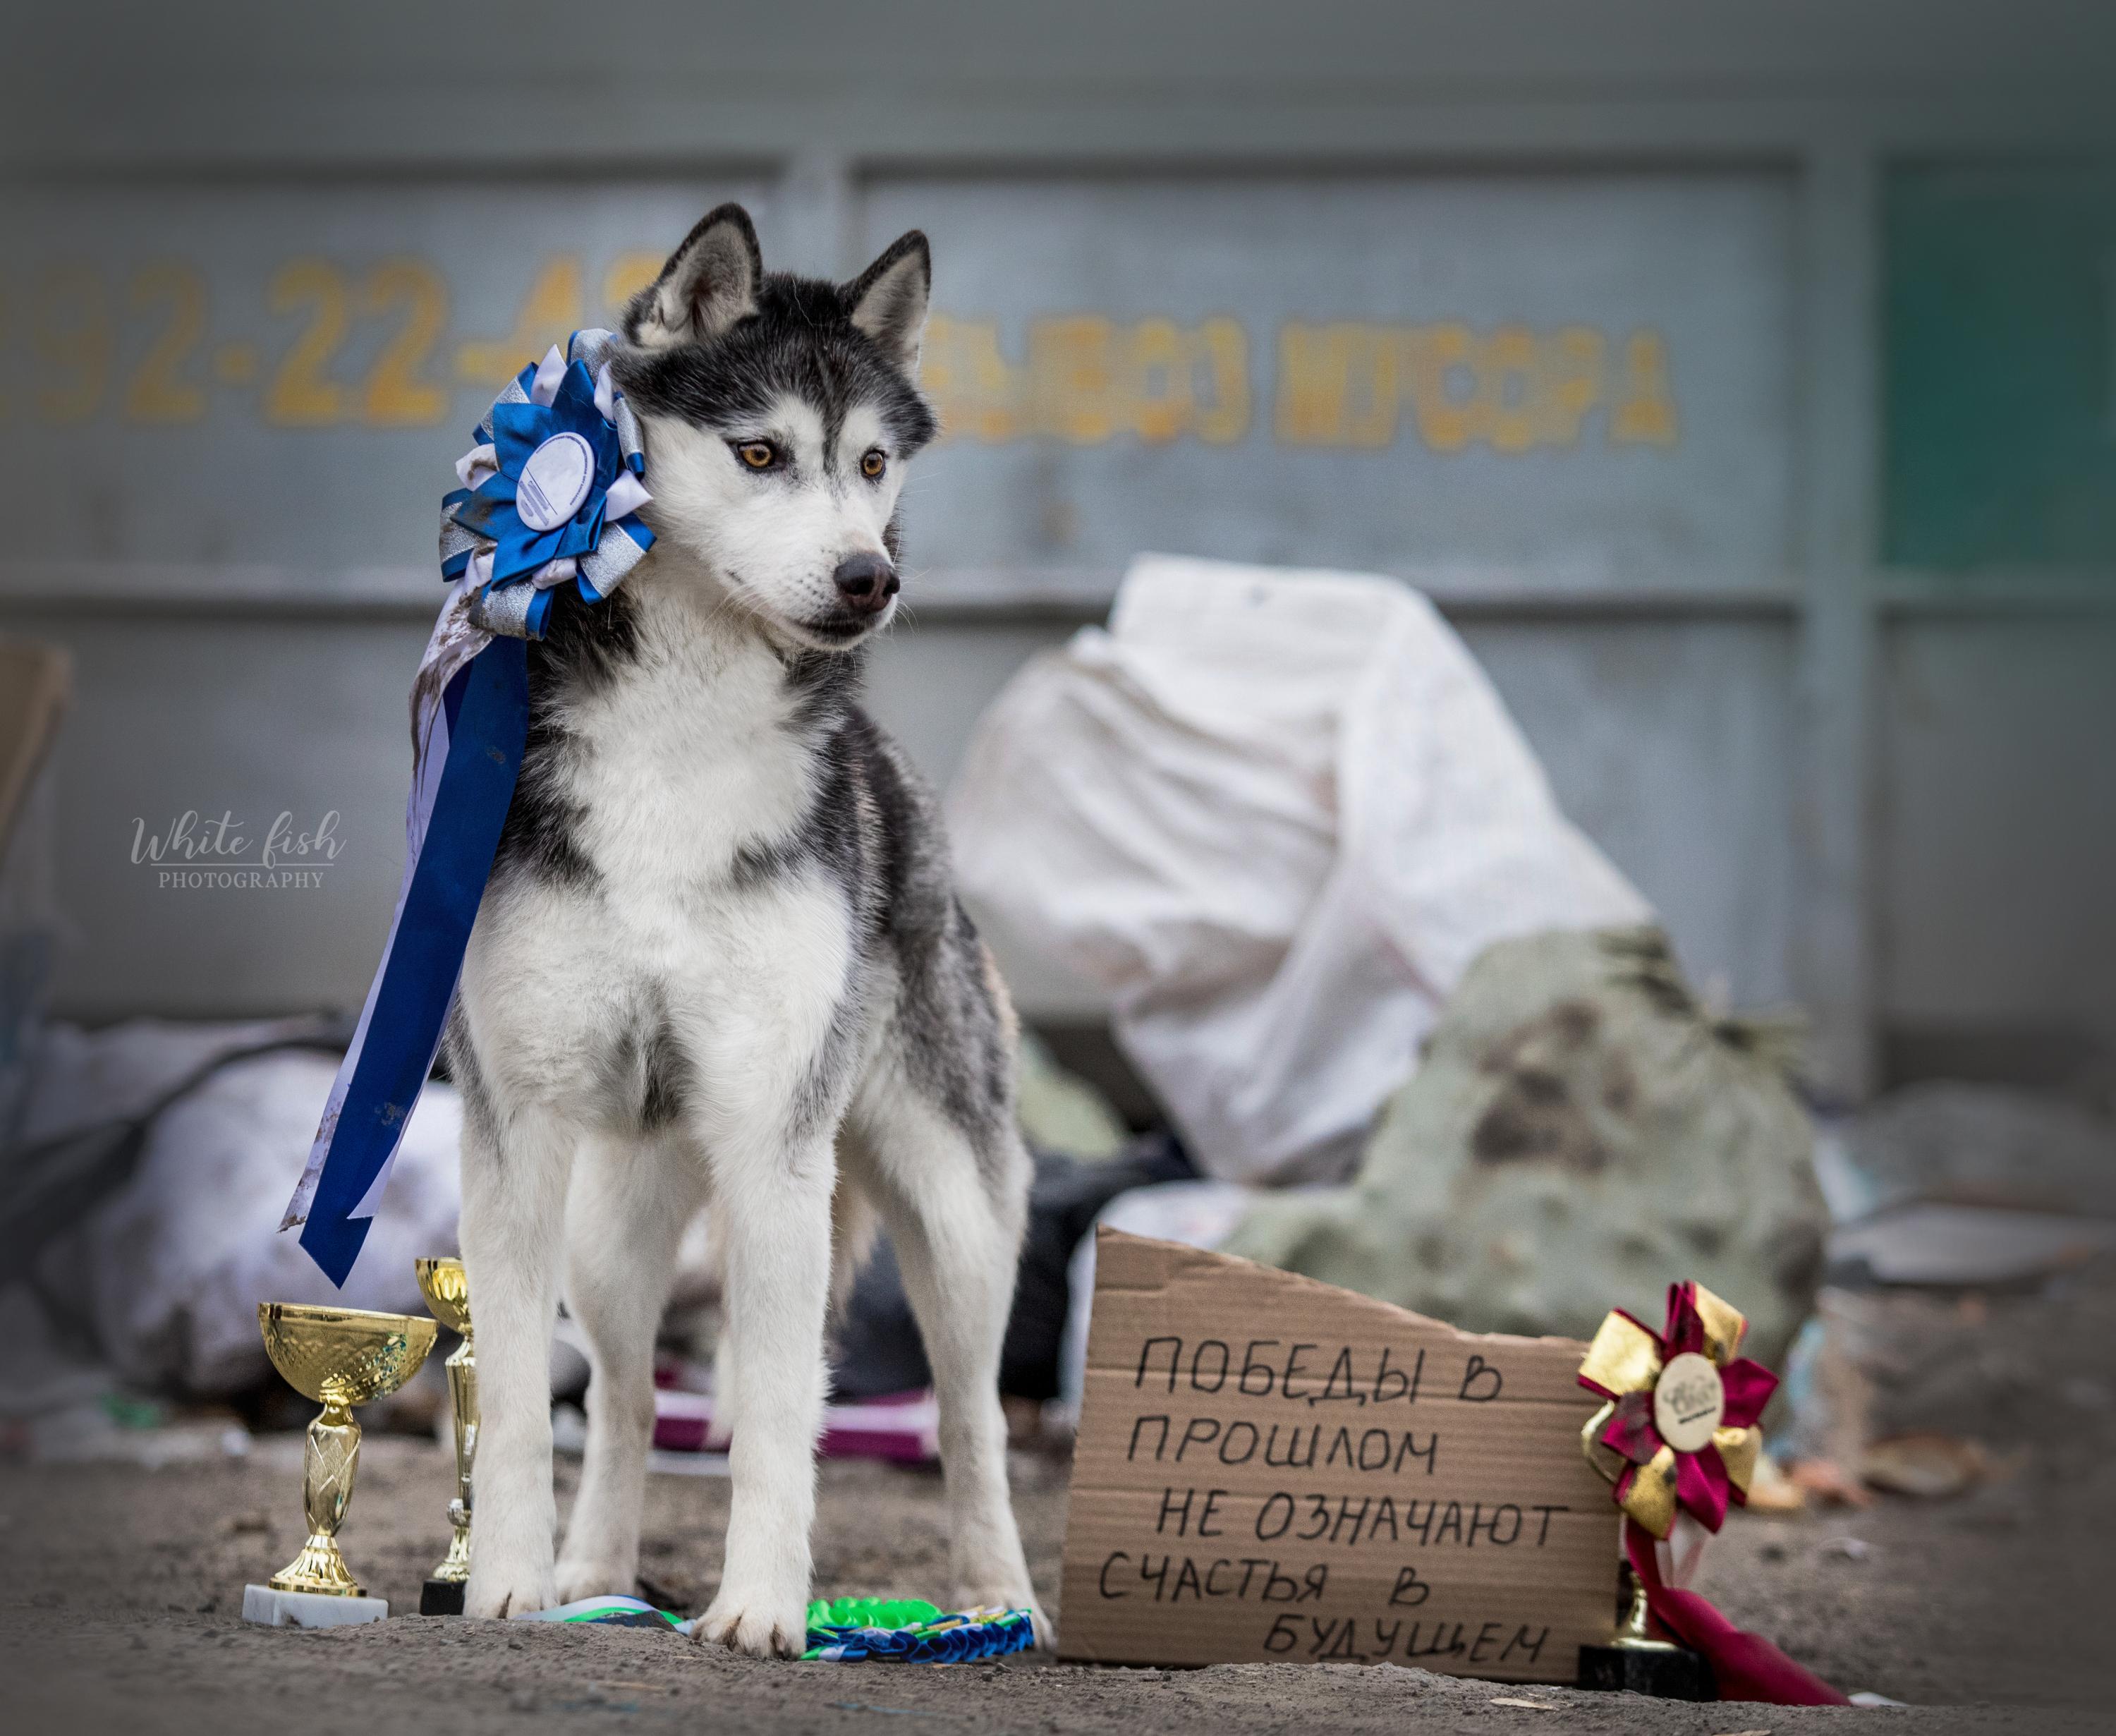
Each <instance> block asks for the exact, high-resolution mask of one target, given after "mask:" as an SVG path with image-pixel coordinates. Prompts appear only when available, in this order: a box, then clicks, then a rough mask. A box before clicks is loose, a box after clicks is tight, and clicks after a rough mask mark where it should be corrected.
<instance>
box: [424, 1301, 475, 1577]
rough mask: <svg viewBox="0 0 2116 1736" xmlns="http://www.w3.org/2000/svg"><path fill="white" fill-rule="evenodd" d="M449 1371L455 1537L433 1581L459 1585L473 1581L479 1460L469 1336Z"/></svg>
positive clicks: (451, 1507)
mask: <svg viewBox="0 0 2116 1736" xmlns="http://www.w3.org/2000/svg"><path fill="white" fill-rule="evenodd" d="M447 1367H448V1371H449V1399H450V1401H451V1406H452V1408H453V1411H454V1412H455V1434H456V1498H455V1499H453V1501H451V1502H449V1526H451V1527H452V1528H453V1531H454V1534H455V1535H454V1536H453V1537H452V1538H451V1539H450V1540H449V1553H448V1555H447V1558H446V1559H444V1560H443V1562H442V1563H441V1564H440V1565H439V1567H437V1568H435V1569H434V1571H433V1573H432V1575H431V1576H430V1577H433V1578H435V1579H436V1580H439V1581H442V1582H445V1583H449V1584H455V1583H459V1582H462V1581H464V1580H467V1579H468V1578H469V1577H470V1513H471V1470H472V1465H473V1464H474V1463H475V1462H476V1457H477V1361H476V1352H474V1351H473V1349H472V1344H471V1340H470V1339H469V1338H468V1337H467V1336H466V1337H465V1338H464V1339H463V1341H462V1344H461V1345H460V1346H458V1347H457V1350H456V1352H455V1354H454V1355H453V1356H450V1357H449V1360H448V1363H447Z"/></svg>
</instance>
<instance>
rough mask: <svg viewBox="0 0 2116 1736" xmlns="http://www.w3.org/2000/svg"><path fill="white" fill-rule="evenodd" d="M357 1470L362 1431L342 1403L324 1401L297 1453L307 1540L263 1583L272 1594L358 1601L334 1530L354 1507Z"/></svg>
mask: <svg viewBox="0 0 2116 1736" xmlns="http://www.w3.org/2000/svg"><path fill="white" fill-rule="evenodd" d="M359 1469H360V1425H359V1424H358V1423H357V1422H355V1421H353V1420H352V1409H351V1408H350V1407H348V1406H347V1403H346V1402H345V1400H344V1399H343V1398H340V1397H338V1396H335V1395H332V1396H327V1397H326V1398H324V1407H323V1410H322V1411H321V1412H320V1414H319V1415H318V1416H317V1417H316V1420H315V1421H314V1422H312V1423H311V1424H310V1425H309V1434H308V1440H307V1443H306V1445H305V1446H304V1447H303V1448H302V1451H301V1504H302V1506H303V1508H305V1509H306V1513H307V1514H308V1521H309V1540H308V1541H307V1542H306V1543H305V1544H303V1545H301V1554H298V1555H297V1556H296V1557H295V1558H294V1559H292V1561H290V1562H288V1563H287V1565H286V1566H285V1567H283V1568H280V1570H279V1571H278V1573H274V1575H273V1576H272V1577H271V1578H269V1580H267V1581H266V1582H265V1583H266V1584H267V1585H268V1586H270V1587H271V1588H272V1589H273V1590H274V1591H307V1592H311V1593H316V1594H320V1595H321V1596H327V1597H361V1596H365V1595H366V1594H365V1593H364V1592H363V1591H361V1586H360V1582H359V1581H358V1580H357V1579H355V1578H354V1577H352V1573H351V1572H350V1571H349V1570H348V1569H347V1567H346V1564H345V1557H344V1556H343V1554H340V1553H339V1550H338V1526H340V1525H341V1524H343V1522H344V1521H345V1510H346V1508H347V1506H349V1505H350V1504H351V1503H352V1480H353V1476H354V1475H355V1473H357V1471H358V1470H359Z"/></svg>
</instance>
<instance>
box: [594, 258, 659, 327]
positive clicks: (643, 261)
mask: <svg viewBox="0 0 2116 1736" xmlns="http://www.w3.org/2000/svg"><path fill="white" fill-rule="evenodd" d="M661 265H662V256H661V255H660V254H659V253H620V254H619V255H618V256H617V257H616V258H615V259H614V260H611V261H610V262H609V269H607V270H605V272H604V273H603V274H602V305H603V306H605V308H606V309H608V310H609V312H610V314H611V315H613V317H612V318H611V320H610V322H609V323H610V324H611V325H616V324H617V323H618V322H617V320H616V318H615V317H614V316H615V315H620V314H622V313H623V311H624V309H625V304H626V303H627V302H630V301H631V299H632V297H634V296H636V295H637V294H638V293H639V292H640V291H641V290H642V289H644V288H646V286H647V285H648V284H649V283H652V282H654V280H655V279H657V278H659V277H660V275H661Z"/></svg>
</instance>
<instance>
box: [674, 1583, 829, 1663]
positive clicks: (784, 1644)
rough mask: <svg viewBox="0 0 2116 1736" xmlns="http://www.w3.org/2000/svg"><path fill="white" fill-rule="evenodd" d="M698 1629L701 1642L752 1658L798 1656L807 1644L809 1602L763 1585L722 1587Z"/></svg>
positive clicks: (700, 1621) (702, 1617) (699, 1622)
mask: <svg viewBox="0 0 2116 1736" xmlns="http://www.w3.org/2000/svg"><path fill="white" fill-rule="evenodd" d="M695 1632H697V1637H698V1640H699V1642H701V1644H704V1645H708V1646H726V1647H728V1649H729V1651H746V1652H747V1653H748V1654H749V1655H751V1656H752V1657H753V1658H798V1657H799V1656H800V1655H801V1654H802V1653H803V1651H807V1647H808V1605H807V1600H806V1599H804V1598H803V1597H801V1596H798V1595H795V1596H790V1597H789V1596H784V1595H775V1594H773V1593H772V1592H770V1591H768V1590H766V1589H765V1588H764V1587H762V1586H758V1587H756V1588H754V1589H751V1588H746V1587H744V1586H722V1587H721V1588H720V1596H718V1597H715V1599H714V1600H713V1601H712V1605H711V1608H709V1609H707V1610H706V1613H705V1614H703V1615H701V1616H700V1617H699V1618H698V1623H697V1628H696V1630H695Z"/></svg>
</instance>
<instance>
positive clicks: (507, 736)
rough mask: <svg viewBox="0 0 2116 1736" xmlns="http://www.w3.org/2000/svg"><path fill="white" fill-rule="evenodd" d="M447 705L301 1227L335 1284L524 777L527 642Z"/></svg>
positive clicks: (443, 1017)
mask: <svg viewBox="0 0 2116 1736" xmlns="http://www.w3.org/2000/svg"><path fill="white" fill-rule="evenodd" d="M443 705H444V710H445V715H446V717H447V720H448V726H449V748H448V758H447V760H446V761H445V762H444V764H443V766H442V768H441V778H440V785H439V790H438V791H437V792H436V794H435V799H434V809H433V816H432V818H431V819H430V821H429V822H428V824H427V828H426V839H425V840H424V843H423V845H421V849H420V851H419V855H418V860H417V862H416V863H415V864H414V865H413V867H412V872H411V874H410V877H409V879H408V883H407V886H406V888H405V892H404V901H403V910H402V911H401V913H400V914H399V915H398V921H397V930H396V935H395V937H394V940H393V943H392V944H391V946H390V948H389V952H388V954H387V955H385V956H384V959H383V960H382V965H381V969H380V977H379V981H378V983H377V986H376V988H375V996H374V1002H373V1008H372V1011H371V1013H370V1016H369V1019H368V1025H367V1033H366V1043H364V1045H363V1046H362V1048H361V1052H360V1056H359V1059H358V1061H357V1063H356V1065H355V1066H354V1068H353V1071H352V1078H351V1080H349V1081H348V1083H347V1087H346V1093H345V1099H344V1103H343V1106H342V1107H340V1109H339V1111H338V1125H337V1127H336V1129H335V1130H334V1132H333V1134H332V1136H331V1140H330V1150H329V1155H328V1156H327V1157H326V1158H324V1165H323V1170H322V1173H321V1175H320V1178H319V1179H318V1181H317V1183H316V1190H315V1198H314V1200H312V1202H311V1204H310V1208H309V1214H308V1221H307V1222H306V1223H305V1224H304V1225H303V1226H302V1229H301V1246H302V1247H303V1248H305V1249H306V1250H307V1251H308V1253H309V1255H310V1256H311V1258H312V1259H315V1263H316V1264H318V1265H319V1266H320V1267H322V1268H323V1269H324V1273H325V1274H326V1275H327V1276H328V1277H329V1278H330V1280H331V1282H333V1283H334V1284H343V1283H344V1282H345V1281H346V1278H347V1275H348V1274H350V1273H351V1272H352V1265H353V1262H354V1261H355V1260H356V1259H358V1258H359V1257H360V1250H361V1244H362V1243H363V1242H365V1241H366V1240H367V1232H368V1229H369V1227H370V1224H371V1223H372V1222H373V1220H372V1219H371V1218H356V1217H354V1216H352V1210H353V1208H354V1207H356V1206H357V1205H358V1204H360V1203H361V1200H363V1199H365V1198H366V1195H367V1191H368V1190H369V1189H370V1187H371V1186H374V1183H375V1178H376V1177H378V1176H380V1174H381V1173H382V1170H383V1167H384V1165H386V1164H387V1163H389V1159H390V1158H391V1157H392V1156H393V1155H394V1154H395V1153H396V1150H397V1147H398V1142H399V1141H401V1140H403V1137H404V1129H405V1126H406V1125H407V1123H408V1122H409V1121H410V1120H411V1118H412V1105H413V1104H414V1103H416V1102H417V1101H418V1098H419V1093H420V1091H421V1089H424V1087H425V1085H426V1075H427V1074H428V1073H429V1072H430V1071H432V1069H433V1065H434V1056H435V1052H437V1051H438V1050H439V1048H440V1043H441V1033H442V1030H443V1029H444V1026H445V1025H446V1023H447V1020H448V1015H449V1001H450V1000H451V998H453V996H454V994H455V988H456V979H457V978H458V976H459V975H461V974H462V960H463V954H464V952H465V951H466V950H467V948H468V946H469V945H470V931H471V926H472V923H475V922H476V919H477V907H478V905H479V903H480V902H481V900H483V898H484V896H485V880H486V878H487V877H489V876H490V873H491V872H492V862H493V858H494V856H495V854H497V853H498V851H499V834H500V831H501V830H502V828H503V827H504V826H505V825H506V823H507V810H508V806H509V805H510V804H512V803H513V799H514V783H515V779H516V778H517V776H519V774H520V772H521V770H522V748H523V746H524V744H526V742H527V739H528V733H529V671H528V648H527V644H526V642H524V641H522V640H521V639H510V638H500V639H495V640H494V641H493V642H491V643H490V645H488V646H486V647H485V649H484V650H482V651H481V652H479V653H478V654H477V655H476V656H475V657H473V658H472V660H471V661H470V662H469V664H468V665H467V666H466V667H465V668H463V669H462V670H460V671H459V672H458V674H457V675H456V677H455V679H454V680H453V682H451V683H450V684H449V688H448V693H447V696H446V698H444V701H443Z"/></svg>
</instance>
